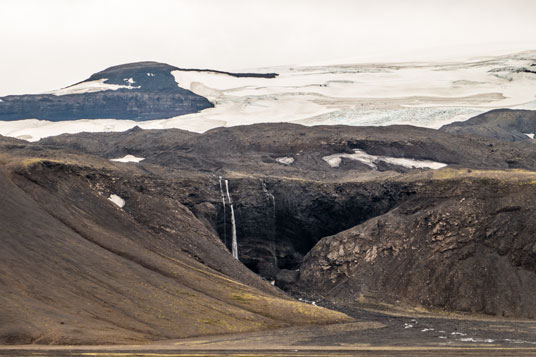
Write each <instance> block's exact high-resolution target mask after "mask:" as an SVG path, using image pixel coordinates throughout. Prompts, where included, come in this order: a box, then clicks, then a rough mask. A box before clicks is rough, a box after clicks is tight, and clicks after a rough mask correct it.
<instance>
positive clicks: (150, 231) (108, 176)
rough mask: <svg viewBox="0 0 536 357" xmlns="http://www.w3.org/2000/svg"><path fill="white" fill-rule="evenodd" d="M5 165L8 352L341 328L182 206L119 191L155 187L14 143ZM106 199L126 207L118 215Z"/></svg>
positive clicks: (3, 312)
mask: <svg viewBox="0 0 536 357" xmlns="http://www.w3.org/2000/svg"><path fill="white" fill-rule="evenodd" d="M32 153H33V155H32ZM36 154H37V155H36ZM43 156H45V157H47V158H43ZM0 160H1V163H2V164H1V170H0V184H1V185H2V190H1V192H0V197H1V200H2V202H3V204H2V205H1V207H0V221H1V222H2V227H3V228H2V232H1V233H0V241H1V244H2V250H1V252H0V276H1V278H0V286H1V290H2V294H1V296H0V321H2V323H1V324H0V341H2V342H3V343H54V344H94V343H130V342H133V341H137V342H143V341H150V340H157V339H168V338H178V337H186V336H197V335H204V334H214V333H228V332H233V331H248V330H259V329H266V328H274V327H278V326H288V325H293V324H305V323H323V322H334V321H342V320H345V319H347V318H346V317H345V316H344V315H342V314H338V313H335V312H331V311H329V310H325V309H321V308H317V307H314V306H311V305H305V304H301V303H298V302H295V301H293V300H290V299H288V298H287V297H286V296H285V295H283V294H282V293H281V292H279V291H278V290H277V289H275V288H273V287H272V286H271V285H270V284H268V283H267V282H264V281H262V280H261V279H259V278H258V277H257V276H255V275H254V274H253V273H251V272H249V271H248V270H247V269H246V268H245V267H244V266H242V265H241V264H240V263H238V262H237V261H236V260H235V259H233V258H232V257H231V255H230V254H229V253H228V252H227V251H226V250H225V248H224V247H223V245H222V244H221V243H220V241H219V239H218V238H217V237H216V236H215V235H214V233H212V232H211V231H210V230H209V229H207V227H206V226H205V225H204V224H203V223H202V222H200V221H199V220H198V219H197V218H196V217H195V216H194V215H193V214H192V213H191V212H190V211H189V210H188V209H187V208H186V207H184V206H183V205H182V204H180V203H179V202H178V201H176V200H174V199H171V198H169V197H165V196H160V195H158V194H157V193H155V192H151V191H147V190H143V189H141V188H140V187H138V188H136V187H128V186H125V185H124V184H121V183H120V182H119V181H121V180H122V179H125V178H128V177H138V178H140V177H144V180H145V182H146V184H149V183H150V182H151V181H154V180H158V178H157V177H155V176H151V175H149V176H147V175H145V176H143V175H142V174H143V171H142V170H134V172H131V171H130V170H123V169H122V168H121V167H122V166H123V165H119V166H118V167H115V166H114V165H111V164H108V163H107V162H106V161H102V160H99V159H96V158H92V157H90V156H81V155H79V154H65V153H62V152H61V151H57V150H56V151H55V152H48V151H46V150H43V149H42V148H39V147H37V146H31V145H30V146H27V145H23V144H18V143H13V141H12V140H10V141H7V142H6V143H5V145H3V150H2V154H1V158H0ZM82 163H83V164H82ZM132 175H133V176H132ZM112 193H113V194H117V195H120V196H121V197H122V198H125V199H126V198H127V197H128V200H127V204H126V205H125V207H123V208H120V207H118V206H117V205H115V204H114V203H113V202H111V201H110V200H109V199H108V197H110V195H111V194H112ZM215 269H217V270H215Z"/></svg>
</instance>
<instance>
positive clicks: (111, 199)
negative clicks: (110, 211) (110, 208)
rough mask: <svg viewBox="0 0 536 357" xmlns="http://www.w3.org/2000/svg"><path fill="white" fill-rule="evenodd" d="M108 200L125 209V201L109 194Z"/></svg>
mask: <svg viewBox="0 0 536 357" xmlns="http://www.w3.org/2000/svg"><path fill="white" fill-rule="evenodd" d="M108 199H109V200H110V201H112V202H113V203H115V204H116V205H117V206H118V207H119V208H123V207H125V200H124V199H122V198H121V197H119V196H117V195H114V194H111V195H110V197H108Z"/></svg>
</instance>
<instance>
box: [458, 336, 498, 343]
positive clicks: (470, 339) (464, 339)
mask: <svg viewBox="0 0 536 357" xmlns="http://www.w3.org/2000/svg"><path fill="white" fill-rule="evenodd" d="M460 341H462V342H482V343H493V342H495V340H492V339H491V338H473V337H464V338H460Z"/></svg>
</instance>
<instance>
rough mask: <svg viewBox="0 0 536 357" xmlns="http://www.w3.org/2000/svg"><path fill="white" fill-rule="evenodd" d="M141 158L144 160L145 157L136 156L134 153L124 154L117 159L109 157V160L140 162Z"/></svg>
mask: <svg viewBox="0 0 536 357" xmlns="http://www.w3.org/2000/svg"><path fill="white" fill-rule="evenodd" d="M141 160H145V158H144V157H136V156H134V155H125V156H123V157H120V158H117V159H110V161H117V162H140V161H141Z"/></svg>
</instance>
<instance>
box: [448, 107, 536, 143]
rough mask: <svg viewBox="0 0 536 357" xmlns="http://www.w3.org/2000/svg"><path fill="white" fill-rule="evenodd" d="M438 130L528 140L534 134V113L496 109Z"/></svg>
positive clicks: (502, 138) (497, 138) (535, 115)
mask: <svg viewBox="0 0 536 357" xmlns="http://www.w3.org/2000/svg"><path fill="white" fill-rule="evenodd" d="M440 130H442V131H445V132H447V133H452V134H470V135H478V136H483V137H488V138H492V139H496V140H502V141H523V140H530V139H533V138H534V133H535V132H536V111H535V110H512V109H496V110H491V111H489V112H486V113H483V114H480V115H477V116H476V117H474V118H471V119H469V120H466V121H462V122H455V123H452V124H448V125H445V126H443V127H441V129H440Z"/></svg>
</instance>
